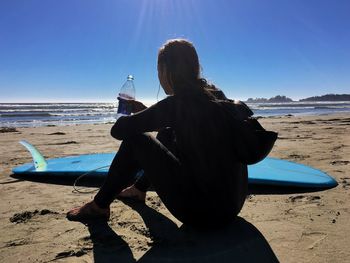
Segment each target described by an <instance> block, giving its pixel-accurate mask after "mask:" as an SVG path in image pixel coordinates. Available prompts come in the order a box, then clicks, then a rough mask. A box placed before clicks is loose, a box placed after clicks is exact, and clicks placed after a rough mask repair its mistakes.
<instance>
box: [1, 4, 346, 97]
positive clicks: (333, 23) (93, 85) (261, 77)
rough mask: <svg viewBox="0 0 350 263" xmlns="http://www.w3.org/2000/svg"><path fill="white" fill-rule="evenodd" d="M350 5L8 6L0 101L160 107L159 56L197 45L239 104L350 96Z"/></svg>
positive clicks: (210, 74)
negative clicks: (129, 90) (131, 92)
mask: <svg viewBox="0 0 350 263" xmlns="http://www.w3.org/2000/svg"><path fill="white" fill-rule="evenodd" d="M349 14H350V1H348V0H344V1H342V0H328V1H325V0H289V1H288V0H266V1H262V0H114V1H113V0H108V1H105V0H98V1H96V0H94V1H92V0H41V1H40V0H36V1H34V0H24V1H23V0H21V1H18V0H2V1H0V92H1V93H0V94H1V95H0V102H23V101H26V102H34V101H35V102H40V101H114V100H115V97H116V95H117V93H118V91H119V89H120V87H121V85H122V84H123V82H124V81H125V79H126V76H127V75H128V74H133V75H134V76H135V86H136V93H137V94H136V95H137V98H138V99H140V100H143V99H146V100H149V99H151V100H152V99H153V100H155V98H156V94H157V90H158V85H159V82H158V79H157V72H156V61H157V51H158V48H159V47H160V46H161V45H162V43H163V42H165V41H166V40H167V39H169V38H176V37H182V38H187V39H189V40H191V41H192V42H193V43H194V44H195V46H196V48H197V51H198V53H199V57H200V61H201V64H202V67H203V75H204V77H206V78H208V79H209V80H210V81H212V82H213V83H215V84H216V85H217V86H219V87H220V88H221V89H222V90H223V91H224V92H225V93H226V94H227V95H228V96H230V97H232V98H237V99H247V98H248V97H271V96H274V95H277V94H281V95H286V96H289V97H292V98H294V99H299V98H302V97H307V96H313V95H321V94H326V93H350V18H349Z"/></svg>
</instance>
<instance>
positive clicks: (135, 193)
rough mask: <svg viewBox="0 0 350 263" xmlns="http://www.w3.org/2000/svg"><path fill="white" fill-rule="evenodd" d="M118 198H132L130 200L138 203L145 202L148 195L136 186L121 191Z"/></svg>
mask: <svg viewBox="0 0 350 263" xmlns="http://www.w3.org/2000/svg"><path fill="white" fill-rule="evenodd" d="M118 197H122V198H130V199H133V200H136V201H141V202H145V199H146V193H145V192H142V191H140V190H139V189H137V188H136V187H135V185H132V186H129V187H127V188H125V189H124V190H123V191H121V192H120V193H119V195H118Z"/></svg>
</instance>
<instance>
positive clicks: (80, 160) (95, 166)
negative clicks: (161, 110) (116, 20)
mask: <svg viewBox="0 0 350 263" xmlns="http://www.w3.org/2000/svg"><path fill="white" fill-rule="evenodd" d="M20 143H21V144H22V145H24V146H25V147H26V148H27V149H28V150H29V152H30V153H31V155H32V157H33V163H26V164H23V165H21V166H17V167H15V168H14V169H13V170H12V172H13V173H14V174H17V175H25V174H29V175H35V176H40V175H44V174H45V175H50V176H56V177H57V176H73V177H78V176H80V175H82V174H86V176H87V177H90V178H93V177H95V178H96V177H100V178H101V177H105V176H106V175H107V172H108V169H109V165H110V164H111V163H112V160H113V158H114V156H115V154H116V153H97V154H84V155H79V156H67V157H62V158H53V159H47V160H45V158H44V157H43V156H42V154H41V153H40V152H39V151H38V150H37V149H36V148H35V147H34V146H33V145H31V144H30V143H28V142H26V141H21V142H20ZM248 182H249V184H256V185H270V186H289V187H302V188H332V187H335V186H337V184H338V183H337V182H336V180H335V179H334V178H333V177H331V176H329V175H328V174H326V173H325V172H322V171H320V170H317V169H315V168H312V167H310V166H307V165H303V164H298V163H295V162H290V161H285V160H280V159H276V158H270V157H267V158H265V159H264V160H263V161H261V162H259V163H257V164H254V165H250V166H248Z"/></svg>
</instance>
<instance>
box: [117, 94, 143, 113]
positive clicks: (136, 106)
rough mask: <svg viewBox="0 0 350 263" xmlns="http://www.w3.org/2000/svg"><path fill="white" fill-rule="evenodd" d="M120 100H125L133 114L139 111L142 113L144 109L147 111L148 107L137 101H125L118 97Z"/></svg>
mask: <svg viewBox="0 0 350 263" xmlns="http://www.w3.org/2000/svg"><path fill="white" fill-rule="evenodd" d="M118 100H119V101H121V100H123V102H124V103H126V104H128V107H130V109H131V113H137V112H139V111H142V110H144V109H147V107H146V106H145V105H144V104H143V103H142V102H140V101H137V100H125V99H122V98H119V97H118Z"/></svg>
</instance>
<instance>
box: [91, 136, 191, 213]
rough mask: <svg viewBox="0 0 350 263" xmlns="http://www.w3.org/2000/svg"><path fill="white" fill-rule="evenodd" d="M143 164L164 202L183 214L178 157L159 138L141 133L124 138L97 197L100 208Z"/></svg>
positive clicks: (183, 187)
mask: <svg viewBox="0 0 350 263" xmlns="http://www.w3.org/2000/svg"><path fill="white" fill-rule="evenodd" d="M139 168H142V169H143V170H144V171H145V174H146V176H147V178H148V179H149V181H150V183H151V184H152V185H153V186H154V188H155V190H156V192H157V194H158V195H159V196H160V198H161V199H162V201H163V203H164V204H165V206H166V207H167V208H168V209H169V210H170V212H172V213H173V214H174V216H176V217H178V218H179V219H180V220H181V219H182V218H183V213H184V207H185V206H184V203H186V196H185V195H184V193H186V191H185V188H187V187H186V184H185V181H184V178H183V171H182V168H181V165H180V162H179V160H178V159H177V158H176V157H175V156H174V155H173V154H172V153H171V152H170V151H169V150H168V149H167V148H166V147H165V146H164V145H163V144H162V143H160V142H159V141H158V140H157V139H155V138H153V137H151V136H149V135H146V134H140V135H137V136H134V137H132V138H129V139H126V140H124V141H123V142H122V144H121V146H120V149H119V152H118V154H117V155H116V157H115V159H114V160H113V163H112V165H111V168H110V171H109V173H108V177H107V179H106V181H105V183H104V185H103V186H102V188H101V189H100V191H99V192H98V193H97V195H96V196H95V198H94V201H95V202H96V204H97V205H98V206H99V207H101V208H106V207H108V206H109V205H110V204H111V202H112V201H113V199H114V198H115V196H116V195H117V194H118V193H120V191H122V190H123V189H124V188H125V187H126V186H128V185H129V184H130V182H131V180H133V176H134V175H135V173H136V171H137V170H138V169H139Z"/></svg>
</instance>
